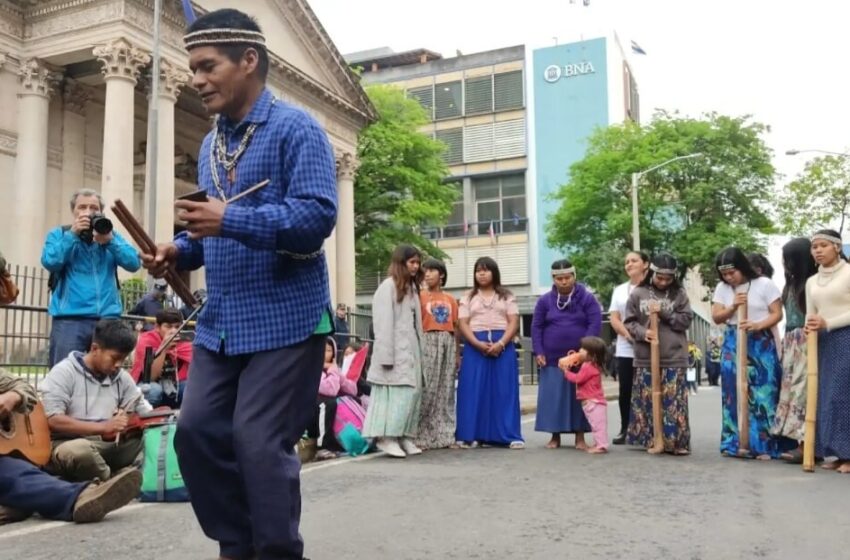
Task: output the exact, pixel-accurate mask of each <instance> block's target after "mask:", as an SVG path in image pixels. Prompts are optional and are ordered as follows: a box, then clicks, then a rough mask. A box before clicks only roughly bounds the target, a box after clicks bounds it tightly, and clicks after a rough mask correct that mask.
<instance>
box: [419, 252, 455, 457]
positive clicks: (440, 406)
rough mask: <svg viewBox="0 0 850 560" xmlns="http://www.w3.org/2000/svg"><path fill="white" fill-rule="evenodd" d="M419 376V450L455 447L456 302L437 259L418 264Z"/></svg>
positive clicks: (443, 267) (444, 272) (441, 265)
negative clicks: (420, 281)
mask: <svg viewBox="0 0 850 560" xmlns="http://www.w3.org/2000/svg"><path fill="white" fill-rule="evenodd" d="M422 270H423V271H424V272H425V281H424V288H425V289H423V290H422V292H421V293H420V294H419V300H420V302H421V304H422V330H423V331H425V338H424V340H423V342H422V347H423V349H422V373H423V376H424V378H425V387H424V391H423V394H422V404H421V408H420V413H419V435H418V437H417V439H416V445H418V446H419V447H421V448H423V449H439V448H442V447H454V446H455V423H456V422H455V372H456V371H457V364H458V359H459V354H458V343H457V342H458V341H457V334H456V333H457V317H458V305H457V300H456V299H455V298H453V297H452V296H451V295H450V294H447V293H445V292H444V291H443V289H442V288H443V286H445V285H446V278H447V273H446V266H445V265H444V264H443V263H442V262H440V261H438V260H437V259H428V260H426V261H425V262H424V263H423V264H422Z"/></svg>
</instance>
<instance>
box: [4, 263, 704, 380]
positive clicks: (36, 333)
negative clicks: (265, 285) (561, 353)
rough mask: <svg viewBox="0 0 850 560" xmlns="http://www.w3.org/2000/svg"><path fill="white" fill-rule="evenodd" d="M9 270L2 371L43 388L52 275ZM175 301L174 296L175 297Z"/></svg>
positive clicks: (354, 331)
mask: <svg viewBox="0 0 850 560" xmlns="http://www.w3.org/2000/svg"><path fill="white" fill-rule="evenodd" d="M9 270H10V272H11V274H12V278H13V280H14V281H15V283H16V284H17V286H18V288H19V289H20V291H21V293H20V295H19V296H18V299H17V300H16V302H15V304H13V305H7V306H0V325H2V329H0V367H4V368H6V369H9V370H10V371H12V372H13V373H17V374H19V375H21V376H22V377H25V378H26V379H27V380H28V381H30V382H31V383H32V384H33V385H36V386H37V385H38V380H39V379H40V378H41V377H42V376H43V375H44V374H46V373H47V365H48V341H49V335H50V326H51V320H50V316H49V315H48V313H47V303H48V301H49V294H48V290H47V279H48V276H49V275H48V273H47V271H45V270H44V269H42V268H39V267H27V266H11V267H10V268H9ZM131 286H138V287H139V288H132V289H131V288H130V287H131ZM125 287H126V288H127V289H126V290H125ZM144 294H145V289H144V284H143V283H141V282H138V283H126V282H125V283H124V284H122V297H124V302H125V304H124V308H125V311H126V310H127V309H129V308H131V307H132V306H133V305H134V304H135V302H136V301H137V299H138V298H140V297H141V296H143V295H144ZM170 297H171V294H169V298H170ZM128 301H129V304H128ZM169 301H170V300H169ZM122 318H123V319H125V320H127V321H130V322H131V323H134V324H139V323H141V322H144V321H149V320H150V318H144V317H138V316H131V315H127V314H126V313H125V314H124V315H123V316H122ZM347 318H348V326H349V333H348V334H347V335H341V338H346V340H355V341H357V342H360V343H364V342H368V343H370V344H371V343H372V342H373V338H374V333H373V332H372V329H371V327H372V315H371V313H369V312H368V311H365V310H362V309H358V310H355V311H350V312H349V313H348V315H347ZM710 332H711V325H710V323H709V322H708V321H707V320H706V319H704V318H703V317H701V316H699V315H694V320H693V322H692V323H691V327H690V329H689V331H688V336H689V338H690V340H693V341H694V342H695V343H696V344H697V346H698V347H699V348H700V350H701V351H702V354H703V356H707V340H708V335H709V333H710ZM524 334H527V333H524ZM613 337H614V333H613V330H612V329H611V327H610V323H609V321H608V320H607V316H606V320H605V321H604V322H603V328H602V338H603V339H604V340H605V341H606V342H607V343H609V344H610V342H611V341H612V340H613ZM519 342H520V347H519V348H517V356H518V358H517V359H518V362H519V363H518V365H519V375H520V380H521V382H522V383H524V384H531V385H534V384H536V383H537V381H538V379H539V372H538V367H537V364H536V361H535V359H534V353H533V351H532V344H531V338H530V337H528V336H521V337H520V338H519ZM340 350H342V349H340Z"/></svg>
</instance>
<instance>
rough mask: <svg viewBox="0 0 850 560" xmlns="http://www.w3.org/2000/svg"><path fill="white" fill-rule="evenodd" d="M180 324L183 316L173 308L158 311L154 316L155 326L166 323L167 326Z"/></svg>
mask: <svg viewBox="0 0 850 560" xmlns="http://www.w3.org/2000/svg"><path fill="white" fill-rule="evenodd" d="M182 322H183V315H181V314H180V312H179V311H177V310H176V309H174V308H170V309H163V310H162V311H159V312H157V314H156V324H157V325H163V324H166V323H167V324H169V325H173V324H174V323H177V324H178V325H179V324H180V323H182Z"/></svg>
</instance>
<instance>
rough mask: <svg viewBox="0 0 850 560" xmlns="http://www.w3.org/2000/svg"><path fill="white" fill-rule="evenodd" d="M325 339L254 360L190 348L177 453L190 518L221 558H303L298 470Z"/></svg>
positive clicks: (310, 340) (261, 354) (252, 356)
mask: <svg viewBox="0 0 850 560" xmlns="http://www.w3.org/2000/svg"><path fill="white" fill-rule="evenodd" d="M325 338H326V337H324V336H311V337H310V338H308V339H307V340H305V341H304V342H301V343H299V344H296V345H294V346H290V347H288V348H281V349H279V350H272V351H267V352H258V353H256V354H243V355H238V356H225V355H223V354H220V353H216V352H211V351H209V350H206V349H203V348H199V347H195V349H194V356H193V359H192V365H191V366H190V372H189V380H188V385H187V387H186V392H185V394H184V396H183V406H182V408H181V410H180V420H179V421H178V424H177V426H178V429H177V434H176V436H175V439H174V446H175V449H176V450H177V457H178V460H179V462H180V471H181V472H182V473H183V478H184V480H185V482H186V487H187V489H188V490H189V494H190V495H191V497H192V498H191V499H192V508H193V509H194V510H195V515H196V516H197V518H198V522H199V523H200V524H201V528H202V529H203V530H204V533H205V534H206V535H207V536H208V537H209V538H211V539H213V540H215V541H218V543H219V547H220V554H221V555H222V556H227V557H229V558H234V559H240V560H241V559H247V558H253V557H254V556H255V555H256V557H257V558H259V559H260V560H272V559H274V560H278V559H284V558H302V556H303V550H304V543H303V541H302V540H301V536H300V535H299V533H298V525H299V522H300V519H301V482H300V469H301V463H300V461H299V460H298V454H297V453H296V452H295V445H296V443H297V442H298V440H299V439H300V438H301V436H302V435H303V433H304V430H305V429H306V428H307V426H308V425H309V424H310V421H311V419H312V416H313V411H314V410H315V406H316V395H317V394H318V392H319V380H320V379H321V375H322V364H323V362H324V355H325Z"/></svg>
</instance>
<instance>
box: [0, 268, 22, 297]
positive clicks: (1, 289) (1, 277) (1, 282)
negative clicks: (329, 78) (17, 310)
mask: <svg viewBox="0 0 850 560" xmlns="http://www.w3.org/2000/svg"><path fill="white" fill-rule="evenodd" d="M19 293H20V290H18V287H17V286H16V285H15V282H14V281H13V280H12V275H11V274H9V271H8V270H5V269H4V270H0V305H8V304H10V303H12V302H14V301H15V300H16V299H17V298H18V294H19Z"/></svg>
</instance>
